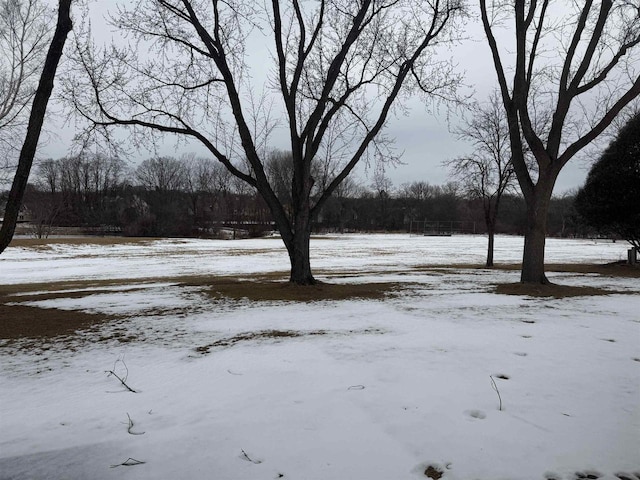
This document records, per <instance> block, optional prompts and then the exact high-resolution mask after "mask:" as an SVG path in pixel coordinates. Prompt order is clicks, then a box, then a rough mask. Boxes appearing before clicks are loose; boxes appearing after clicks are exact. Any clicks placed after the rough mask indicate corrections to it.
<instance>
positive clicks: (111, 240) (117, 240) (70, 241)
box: [9, 236, 161, 248]
mask: <svg viewBox="0 0 640 480" xmlns="http://www.w3.org/2000/svg"><path fill="white" fill-rule="evenodd" d="M156 240H161V239H160V238H156V237H89V236H87V237H84V236H78V237H56V238H14V239H13V240H11V243H10V244H9V246H10V247H22V248H41V247H47V246H49V245H124V244H148V243H152V242H155V241H156Z"/></svg>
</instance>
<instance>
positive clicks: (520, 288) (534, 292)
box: [495, 283, 629, 298]
mask: <svg viewBox="0 0 640 480" xmlns="http://www.w3.org/2000/svg"><path fill="white" fill-rule="evenodd" d="M495 293H499V294H502V295H524V296H529V297H552V298H568V297H592V296H598V295H612V294H616V293H617V294H624V293H629V292H619V291H615V290H605V289H603V288H597V287H581V286H570V285H557V284H553V283H552V284H547V285H542V284H540V285H538V284H528V283H501V284H498V285H496V287H495Z"/></svg>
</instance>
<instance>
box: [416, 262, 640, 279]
mask: <svg viewBox="0 0 640 480" xmlns="http://www.w3.org/2000/svg"><path fill="white" fill-rule="evenodd" d="M521 268H522V265H521V264H519V263H502V264H497V265H495V266H494V267H492V268H487V267H486V266H484V265H477V264H476V265H472V264H461V263H459V264H449V265H418V266H416V267H414V270H417V271H419V272H437V273H455V271H456V270H505V271H517V270H520V269H521ZM545 271H547V272H558V273H581V274H597V275H603V276H607V277H623V278H640V266H638V265H627V264H626V263H625V262H613V263H606V264H591V263H549V264H546V265H545ZM460 273H463V272H460Z"/></svg>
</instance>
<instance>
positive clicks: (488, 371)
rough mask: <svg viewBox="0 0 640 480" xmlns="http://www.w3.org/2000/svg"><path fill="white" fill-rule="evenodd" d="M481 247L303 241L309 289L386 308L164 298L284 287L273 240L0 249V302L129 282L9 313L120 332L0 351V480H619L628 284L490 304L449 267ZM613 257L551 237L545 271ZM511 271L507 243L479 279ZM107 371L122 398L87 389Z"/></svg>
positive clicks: (636, 395) (634, 286)
mask: <svg viewBox="0 0 640 480" xmlns="http://www.w3.org/2000/svg"><path fill="white" fill-rule="evenodd" d="M485 248H486V239H485V238H484V237H481V236H459V237H457V236H454V237H446V238H438V237H409V236H407V235H345V236H332V237H320V238H316V239H314V240H313V241H312V249H313V254H312V266H313V267H314V269H315V271H316V272H318V273H317V277H318V278H320V279H323V280H328V281H332V282H372V281H384V282H399V283H401V284H403V285H404V286H405V288H404V289H402V290H401V291H400V292H398V293H396V294H395V295H390V296H389V297H387V298H384V299H383V300H344V301H317V302H310V303H306V304H303V303H295V302H277V301H271V302H250V301H248V300H240V301H232V300H220V299H214V298H212V297H210V296H208V295H207V294H206V292H205V291H204V287H196V286H185V285H182V284H181V283H180V282H179V281H178V280H177V278H176V277H179V276H185V275H236V276H240V277H245V278H247V279H250V278H251V277H252V275H254V274H260V273H265V272H285V271H286V269H287V256H286V252H285V250H284V248H283V246H282V243H281V241H280V240H279V239H277V238H271V239H257V240H244V241H204V240H162V241H152V242H146V243H141V244H117V245H112V246H100V245H90V244H88V245H82V246H77V245H76V246H73V245H64V244H59V245H51V246H49V247H46V248H41V247H39V248H15V247H12V248H9V249H8V250H7V251H6V252H5V253H4V254H3V255H2V256H0V284H1V285H7V284H28V283H50V284H55V282H60V281H67V280H86V279H91V280H113V279H129V280H128V281H127V282H126V283H123V284H115V285H109V286H101V287H99V288H98V287H96V291H95V293H91V291H89V292H84V293H83V294H82V295H77V294H68V295H67V294H65V293H64V292H63V293H62V294H60V295H57V296H53V297H52V298H47V299H46V300H34V299H33V298H31V299H29V300H24V299H21V297H20V296H16V297H15V298H14V301H15V302H16V303H18V302H22V303H25V304H27V305H33V306H40V307H47V308H59V309H62V310H84V311H91V312H102V313H108V314H117V315H119V316H120V318H121V319H120V320H117V321H114V322H110V323H106V324H102V325H99V326H97V327H95V328H91V329H87V330H85V331H82V332H78V334H77V335H75V336H74V337H73V338H71V339H69V338H65V339H60V340H59V341H47V342H45V344H43V345H42V346H41V347H42V348H34V347H33V346H31V347H30V348H20V343H19V342H18V343H15V342H13V343H8V342H4V343H1V342H2V341H1V340H0V345H2V346H1V347H0V362H1V363H0V365H2V370H1V372H0V479H3V480H4V479H97V480H100V479H111V478H127V479H205V478H206V479H209V478H210V479H223V480H226V479H278V478H282V479H292V480H293V479H319V480H320V479H322V480H325V479H327V480H328V479H354V480H360V479H362V480H365V479H366V480H376V479H380V480H382V479H385V480H387V479H418V478H429V477H427V476H426V475H425V471H427V472H428V473H429V474H430V475H432V476H434V477H437V472H438V471H439V472H441V473H442V475H443V476H442V479H443V480H471V479H483V480H498V479H504V480H507V479H510V480H517V479H522V480H529V479H541V480H545V479H546V480H550V479H558V480H559V479H562V480H573V479H578V478H602V479H610V480H615V479H624V478H628V479H632V480H637V479H638V478H640V285H639V283H640V282H638V280H637V279H631V278H613V277H604V276H599V275H594V274H590V275H587V274H567V273H551V274H549V276H550V277H551V278H552V280H554V281H556V282H558V283H563V284H567V285H584V286H595V287H600V288H605V289H609V290H612V291H616V292H625V293H624V294H621V293H614V294H611V295H606V296H597V297H573V298H564V299H543V298H532V297H525V296H507V295H498V294H495V293H492V285H495V284H496V283H504V282H516V281H517V280H518V276H519V272H517V271H506V270H483V269H472V268H469V269H466V268H464V267H463V266H461V265H465V264H469V265H471V264H476V265H477V264H481V263H482V262H483V260H484V255H485ZM626 248H627V246H626V245H625V244H624V243H609V242H604V241H603V242H593V241H584V240H553V239H552V240H549V241H548V246H547V261H548V262H549V263H563V262H569V263H577V262H584V263H607V262H613V261H616V260H620V259H624V258H626ZM521 252H522V239H521V238H518V237H498V238H497V240H496V261H497V262H504V263H516V262H518V261H519V260H520V257H521ZM449 264H455V265H456V268H453V269H448V268H438V269H425V268H417V267H423V266H425V265H435V266H438V265H442V266H444V265H449ZM149 278H152V279H153V281H151V282H149V281H147V280H146V279H149ZM65 288H68V286H67V287H65ZM76 293H78V292H76ZM0 321H2V319H0ZM274 332H275V333H274ZM278 332H279V333H278ZM276 333H278V334H276ZM122 339H127V340H128V341H126V342H124V341H122ZM198 347H203V348H200V349H198ZM125 365H126V369H128V376H127V379H126V383H127V384H128V385H129V386H130V387H132V388H133V389H135V390H136V391H137V393H132V392H129V391H127V390H126V389H125V388H124V387H123V386H122V385H121V384H120V383H119V381H118V380H117V379H116V378H115V377H114V376H113V375H111V376H109V375H108V374H107V373H105V372H106V371H109V370H113V371H114V372H115V373H117V374H118V375H119V376H124V375H126V374H127V371H126V369H125ZM492 381H493V382H495V387H496V388H497V390H498V392H496V390H494V386H493V385H492ZM498 393H499V396H498ZM500 402H501V403H502V410H499V405H500ZM130 421H131V422H132V424H131V423H130ZM134 460H135V461H134ZM136 461H140V462H144V463H141V464H137V465H131V464H132V463H136ZM123 463H125V464H129V465H120V464H123ZM118 465H120V466H118ZM434 472H435V473H434Z"/></svg>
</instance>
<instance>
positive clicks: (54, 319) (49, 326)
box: [0, 304, 117, 341]
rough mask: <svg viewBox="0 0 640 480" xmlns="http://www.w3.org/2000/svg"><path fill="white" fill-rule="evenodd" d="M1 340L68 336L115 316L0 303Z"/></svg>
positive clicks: (110, 319) (112, 318) (113, 318)
mask: <svg viewBox="0 0 640 480" xmlns="http://www.w3.org/2000/svg"><path fill="white" fill-rule="evenodd" d="M0 318H1V319H2V320H1V321H0V339H2V340H9V341H12V340H17V339H24V338H30V339H40V340H43V339H52V338H55V337H61V336H69V335H73V334H75V333H77V332H78V331H81V330H86V329H89V328H91V327H93V326H95V325H98V324H103V323H106V322H110V321H112V320H115V319H116V318H117V317H114V316H111V315H104V314H96V313H87V312H81V311H74V310H58V309H55V308H38V307H29V306H26V305H6V304H0Z"/></svg>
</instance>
